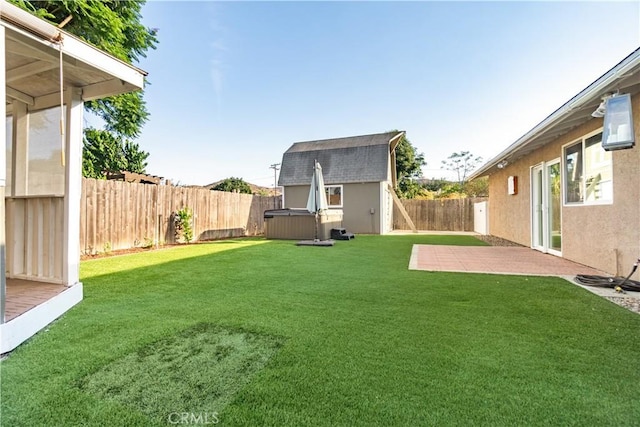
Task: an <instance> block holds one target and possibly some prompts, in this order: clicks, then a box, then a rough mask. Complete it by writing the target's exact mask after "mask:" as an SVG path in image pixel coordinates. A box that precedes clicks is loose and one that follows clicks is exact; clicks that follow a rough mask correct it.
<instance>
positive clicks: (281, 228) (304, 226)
mask: <svg viewBox="0 0 640 427" xmlns="http://www.w3.org/2000/svg"><path fill="white" fill-rule="evenodd" d="M340 227H342V210H341V209H328V210H325V211H322V213H320V214H318V239H320V240H327V239H330V238H331V229H332V228H340ZM264 228H265V231H264V234H265V237H266V238H267V239H288V240H312V239H315V238H316V216H315V214H313V213H311V212H309V211H308V210H306V209H272V210H267V211H264Z"/></svg>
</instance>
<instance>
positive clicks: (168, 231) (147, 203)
mask: <svg viewBox="0 0 640 427" xmlns="http://www.w3.org/2000/svg"><path fill="white" fill-rule="evenodd" d="M185 207H188V208H190V209H191V210H192V211H193V236H194V240H212V239H220V238H225V237H239V236H253V235H259V234H263V233H264V219H263V214H264V211H265V210H267V209H274V208H276V209H277V208H280V207H281V199H280V197H267V196H255V195H249V194H239V193H228V192H221V191H210V190H205V189H200V188H186V187H172V186H168V185H149V184H133V183H127V182H122V181H105V180H95V179H86V178H85V179H83V181H82V200H81V215H80V245H81V246H80V250H81V251H82V252H83V253H85V254H93V253H97V252H104V251H108V250H112V249H113V250H115V249H128V248H132V247H137V246H150V245H154V244H164V243H167V244H169V243H175V230H174V225H173V215H174V214H175V212H176V211H178V210H180V209H182V208H185Z"/></svg>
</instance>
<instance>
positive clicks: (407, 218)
mask: <svg viewBox="0 0 640 427" xmlns="http://www.w3.org/2000/svg"><path fill="white" fill-rule="evenodd" d="M389 192H390V193H391V197H393V203H395V204H396V206H397V207H398V210H399V211H400V213H401V214H402V216H403V217H404V219H405V221H407V224H409V228H411V231H413V232H414V233H417V232H418V230H416V226H415V225H414V224H413V221H411V217H410V216H409V214H408V213H407V210H406V209H405V208H404V206H403V205H402V202H401V201H400V199H399V198H398V195H397V194H396V191H395V190H394V189H393V187H392V186H391V184H389Z"/></svg>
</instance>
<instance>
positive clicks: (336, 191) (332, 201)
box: [324, 185, 342, 208]
mask: <svg viewBox="0 0 640 427" xmlns="http://www.w3.org/2000/svg"><path fill="white" fill-rule="evenodd" d="M324 191H325V193H326V194H327V204H328V205H329V207H330V208H341V207H342V185H326V186H325V187H324Z"/></svg>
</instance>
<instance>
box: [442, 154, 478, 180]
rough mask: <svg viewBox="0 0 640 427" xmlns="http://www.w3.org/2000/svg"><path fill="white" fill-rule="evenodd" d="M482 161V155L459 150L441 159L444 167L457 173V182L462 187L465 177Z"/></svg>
mask: <svg viewBox="0 0 640 427" xmlns="http://www.w3.org/2000/svg"><path fill="white" fill-rule="evenodd" d="M480 162H482V157H480V156H474V155H473V154H471V153H470V152H469V151H460V152H459V153H453V154H451V155H450V156H449V157H448V158H447V160H443V161H442V166H443V167H444V169H447V170H450V171H453V172H455V173H456V174H457V175H458V184H460V186H461V187H464V185H465V183H466V182H467V177H468V176H469V174H470V173H471V172H473V171H474V170H475V168H476V167H477V166H478V165H479V164H480Z"/></svg>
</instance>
